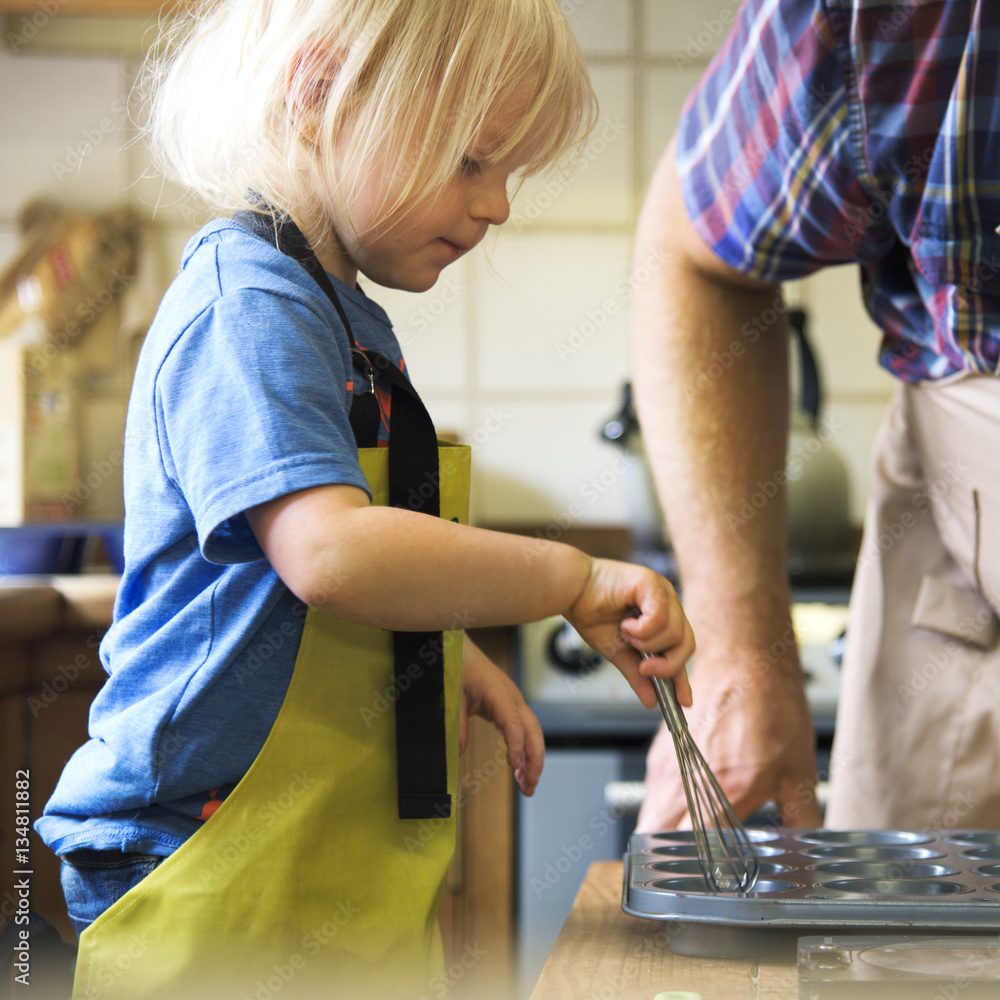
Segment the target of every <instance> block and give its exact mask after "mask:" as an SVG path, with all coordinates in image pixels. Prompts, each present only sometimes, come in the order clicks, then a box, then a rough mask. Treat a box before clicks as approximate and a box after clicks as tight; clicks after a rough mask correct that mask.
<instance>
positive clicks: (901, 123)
mask: <svg viewBox="0 0 1000 1000" xmlns="http://www.w3.org/2000/svg"><path fill="white" fill-rule="evenodd" d="M998 94H1000V4H998V3H997V2H996V0H934V2H921V3H914V4H909V5H902V4H894V5H891V6H889V5H888V4H887V3H885V2H884V0H745V2H744V4H743V6H742V8H741V9H740V12H739V15H738V17H737V20H736V24H735V26H734V29H733V31H732V33H731V34H730V36H729V38H728V39H727V41H726V43H725V44H724V46H723V47H722V49H721V50H720V51H719V53H718V54H717V55H716V57H715V59H714V60H713V61H712V63H711V64H710V65H709V67H708V69H707V71H706V73H705V75H704V77H703V79H702V81H701V82H700V83H699V85H698V87H697V88H696V89H695V91H694V93H693V94H692V95H691V97H690V98H689V99H688V102H687V104H686V106H685V110H684V113H683V116H682V119H681V124H680V127H679V129H678V135H677V153H676V156H677V168H678V173H679V175H680V178H681V185H682V189H683V193H684V199H685V204H686V205H687V209H688V214H689V215H690V216H691V219H692V221H693V223H694V226H695V228H696V230H697V231H698V232H699V233H700V235H701V237H702V238H703V239H704V240H705V242H706V244H707V245H708V246H710V247H711V248H712V249H713V250H714V251H715V253H716V254H717V255H718V256H719V257H720V258H721V259H722V260H723V261H725V262H726V263H727V264H729V265H730V266H731V267H733V268H735V269H736V270H738V271H741V272H743V273H745V274H748V275H750V276H752V277H755V278H758V279H760V280H763V281H774V282H779V281H786V280H790V279H793V278H800V277H803V276H805V275H807V274H809V273H810V272H812V271H815V270H818V269H819V268H821V267H824V266H827V265H830V264H840V263H847V262H854V263H857V264H859V265H860V266H861V274H862V284H863V288H864V294H865V301H866V305H867V307H868V311H869V312H870V313H871V315H872V318H873V319H874V320H875V322H876V323H878V324H879V326H880V327H881V328H882V331H883V334H884V336H883V342H882V349H881V354H880V359H881V363H882V365H883V366H884V367H886V368H887V369H889V370H890V371H891V372H893V373H894V374H895V375H897V376H899V377H900V378H902V379H906V380H919V379H929V378H945V377H948V376H951V375H955V374H959V373H963V372H992V373H996V372H998V370H1000V235H998V233H997V232H994V229H995V228H996V226H997V223H998V222H1000V155H998V153H997V147H998V144H1000V139H998V136H1000V100H998Z"/></svg>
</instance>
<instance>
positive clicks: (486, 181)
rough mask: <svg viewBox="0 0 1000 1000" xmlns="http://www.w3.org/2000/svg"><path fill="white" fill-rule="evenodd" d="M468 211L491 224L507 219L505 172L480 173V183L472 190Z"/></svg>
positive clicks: (507, 203) (508, 202) (507, 200)
mask: <svg viewBox="0 0 1000 1000" xmlns="http://www.w3.org/2000/svg"><path fill="white" fill-rule="evenodd" d="M469 213H470V215H472V216H473V217H474V218H476V219H485V220H486V221H487V222H489V223H490V225H493V226H501V225H503V223H505V222H506V221H507V219H508V218H509V217H510V200H509V199H508V197H507V174H505V173H502V172H500V171H497V172H491V173H486V174H483V175H482V177H481V183H480V184H477V185H476V186H475V189H474V190H473V192H472V198H471V201H470V204H469Z"/></svg>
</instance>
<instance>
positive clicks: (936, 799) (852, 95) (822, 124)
mask: <svg viewBox="0 0 1000 1000" xmlns="http://www.w3.org/2000/svg"><path fill="white" fill-rule="evenodd" d="M998 95H1000V7H998V6H997V5H996V4H991V3H988V2H986V0H944V2H939V3H933V4H932V3H921V2H913V3H898V4H895V5H892V6H890V5H888V4H886V3H884V2H875V0H747V2H746V3H745V4H744V5H743V7H742V8H741V10H740V12H739V14H738V16H737V18H736V22H735V24H734V27H733V31H732V33H731V35H730V36H729V38H728V39H727V41H726V42H725V43H724V45H723V47H722V49H721V50H720V52H719V53H718V55H717V56H716V58H715V59H714V60H713V62H712V63H711V64H710V65H709V67H708V69H707V70H706V72H705V74H704V77H703V79H702V80H701V81H700V83H699V84H698V86H697V88H696V89H695V91H694V92H693V94H692V95H691V96H690V98H689V100H688V102H687V104H686V106H685V110H684V112H683V115H682V119H681V122H680V125H679V128H678V130H677V133H676V135H675V137H674V139H673V141H672V142H671V144H670V146H669V148H668V150H667V152H666V154H665V155H664V157H663V159H662V161H661V163H660V164H659V167H658V169H657V171H656V174H655V177H654V179H653V181H652V185H651V188H650V190H649V193H648V196H647V199H646V203H645V206H644V208H643V211H642V213H641V218H640V223H639V228H638V237H637V250H636V259H639V260H641V259H645V258H646V257H647V256H648V255H649V254H650V253H651V252H653V251H654V250H655V251H656V252H657V253H658V254H660V255H661V257H667V258H668V261H667V264H666V265H665V266H663V267H661V268H660V269H659V270H658V271H657V272H656V274H655V275H654V276H653V278H652V279H651V280H650V281H649V282H647V283H646V284H645V285H643V286H642V287H640V288H638V289H637V290H636V294H635V297H634V313H633V342H632V351H633V357H634V372H633V381H634V385H635V391H636V396H637V405H638V410H639V417H640V420H641V423H642V428H643V436H644V443H645V446H646V449H647V451H648V454H649V459H650V462H651V464H652V468H653V472H654V475H655V478H656V482H657V487H658V491H659V494H660V498H661V501H662V504H663V508H664V511H665V516H666V520H667V525H668V531H669V535H670V537H671V539H672V542H673V544H674V546H675V549H676V554H677V558H678V562H679V567H680V575H681V585H682V587H681V590H682V595H683V598H684V603H685V607H686V610H687V613H688V615H689V617H690V620H691V624H692V626H693V628H694V630H695V632H696V634H697V635H698V654H697V657H696V660H695V663H694V670H693V689H694V707H693V709H692V710H691V712H690V713H689V716H688V717H689V720H690V724H691V728H692V731H693V733H694V736H695V739H696V740H697V741H698V742H699V744H700V746H701V747H702V749H703V751H704V752H705V753H706V756H707V757H708V759H709V762H710V763H711V764H712V766H713V767H714V769H715V770H716V773H717V774H718V776H719V778H720V780H721V782H722V784H723V787H724V788H725V789H726V791H727V792H728V794H729V795H730V797H731V798H732V800H733V802H734V804H735V806H736V808H737V811H738V812H739V813H741V814H742V815H743V816H747V815H748V814H750V813H751V812H752V811H753V810H755V809H756V808H757V807H759V806H760V805H761V804H762V803H763V802H765V801H766V800H772V801H774V802H775V803H776V804H777V805H778V806H779V807H780V809H781V811H782V814H783V817H784V821H785V822H786V824H789V825H797V826H813V825H817V824H818V823H819V822H820V811H819V810H818V808H817V803H816V799H815V795H814V783H815V780H816V765H815V756H814V751H813V745H814V739H813V731H812V727H811V723H810V718H809V712H808V708H807V703H806V700H805V697H804V693H803V684H802V675H801V669H800V664H799V660H798V656H797V652H796V650H795V648H794V642H792V641H790V640H791V637H792V631H791V623H790V615H789V586H788V578H787V570H786V553H785V535H786V511H785V502H784V495H783V491H782V490H781V489H780V488H776V489H774V490H769V491H768V492H773V493H774V498H773V499H772V500H770V501H769V502H768V503H767V504H765V505H764V506H763V507H762V508H760V509H759V510H756V509H755V510H756V512H755V514H754V515H753V516H752V517H751V518H747V517H745V516H742V517H741V516H738V512H739V510H740V506H741V502H742V501H743V500H744V499H745V498H748V497H750V496H751V495H753V494H754V493H756V492H757V491H759V490H760V488H761V484H762V483H764V484H773V485H774V486H775V487H779V486H780V483H781V482H782V479H783V471H784V463H785V454H786V446H787V418H788V409H789V401H788V391H787V381H788V380H787V369H786V346H787V344H786V323H785V322H784V317H783V313H782V304H781V293H780V283H781V282H783V281H786V280H789V279H795V278H801V277H803V276H804V275H807V274H810V273H812V272H814V271H816V270H818V269H820V268H823V267H827V266H831V265H837V264H844V263H853V264H857V265H860V272H861V290H862V294H863V296H864V301H865V305H866V307H867V309H868V311H869V313H870V314H871V316H872V317H873V318H874V320H875V321H876V322H877V323H878V324H879V326H880V327H881V329H882V331H883V334H884V336H883V340H882V345H881V350H880V353H879V361H880V363H881V364H882V365H883V366H884V367H886V368H887V369H888V370H889V371H890V372H891V373H892V374H893V375H895V376H896V377H897V379H898V384H897V388H896V390H895V394H894V397H893V399H892V401H891V403H890V405H889V407H888V410H887V413H886V415H885V418H884V422H883V424H882V426H881V428H880V430H879V433H878V436H877V439H876V443H875V447H874V457H873V463H872V479H871V489H870V495H869V500H868V508H867V512H866V518H865V526H864V536H863V541H862V545H861V550H860V554H859V558H858V565H857V570H856V574H855V582H854V587H853V591H852V597H851V610H850V622H849V626H848V639H847V652H846V657H845V661H844V666H843V678H842V693H841V701H840V705H839V711H838V719H837V730H836V736H835V740H834V746H833V766H832V772H833V774H832V787H831V797H830V802H829V805H828V807H827V811H826V823H827V825H829V826H833V827H866V828H879V827H884V826H896V827H911V828H924V827H932V826H940V827H956V826H964V827H971V826H996V825H998V823H1000V768H998V766H997V765H998V763H1000V749H998V741H997V739H996V736H995V734H996V733H997V732H998V731H1000V653H998V649H997V637H998V632H1000V629H998V622H997V617H996V613H995V612H996V609H997V607H998V606H1000V605H998V595H1000V535H998V529H997V527H996V525H997V524H1000V520H998V517H997V515H998V513H1000V511H998V502H1000V496H998V493H1000V446H998V444H997V442H998V441H1000V437H998V432H1000V385H998V383H997V382H996V380H995V379H994V378H993V376H994V375H995V374H996V371H997V364H998V356H1000V280H998V279H997V274H998V272H1000V237H998V236H997V234H996V233H995V231H994V230H995V228H996V227H997V224H998V223H1000V139H998V138H997V137H998V135H1000V102H998V100H997V98H998ZM873 346H874V345H873ZM873 353H874V351H873ZM720 359H722V360H721V361H720ZM722 361H724V362H725V364H723V363H722ZM859 363H860V362H859ZM743 509H744V513H745V511H746V508H745V507H744V508H743ZM646 783H647V797H646V801H645V804H644V806H643V809H642V811H641V813H640V815H639V820H638V828H639V829H641V830H654V829H664V828H670V827H673V826H674V825H676V824H678V823H679V822H680V823H683V822H684V821H685V806H684V800H683V796H682V794H681V792H680V784H679V781H678V777H677V773H676V764H675V761H674V756H673V751H672V748H671V747H670V744H669V738H668V737H667V736H666V734H665V733H664V732H662V731H661V732H660V733H659V734H658V735H657V737H656V739H655V740H654V743H653V745H652V747H651V748H650V752H649V756H648V761H647V782H646Z"/></svg>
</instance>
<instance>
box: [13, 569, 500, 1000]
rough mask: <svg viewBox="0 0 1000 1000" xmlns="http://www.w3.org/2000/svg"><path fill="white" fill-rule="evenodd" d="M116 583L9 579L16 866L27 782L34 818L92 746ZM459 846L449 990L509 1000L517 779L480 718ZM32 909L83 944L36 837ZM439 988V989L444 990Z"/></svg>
mask: <svg viewBox="0 0 1000 1000" xmlns="http://www.w3.org/2000/svg"><path fill="white" fill-rule="evenodd" d="M117 582H118V579H117V577H115V576H112V575H109V574H105V575H82V576H76V577H72V576H62V577H44V578H41V577H39V578H29V577H12V576H8V577H0V804H2V808H3V810H4V812H3V814H2V819H0V857H3V858H7V859H9V858H13V857H14V856H15V853H14V830H15V825H14V823H13V817H14V803H15V801H16V791H17V786H16V785H15V782H16V781H17V780H18V773H19V772H22V771H27V772H28V773H29V776H30V777H29V779H28V780H29V782H30V784H29V789H28V790H29V793H30V800H29V802H30V819H31V821H32V822H34V820H35V819H37V817H38V816H39V815H40V813H41V810H42V808H43V806H44V805H45V802H46V801H47V799H48V798H49V795H50V794H51V792H52V790H53V788H54V787H55V784H56V781H57V780H58V778H59V774H60V773H61V771H62V768H63V765H64V763H65V762H66V760H67V759H68V758H69V756H70V755H71V754H72V753H73V751H74V750H76V748H77V747H78V746H80V745H81V744H82V743H83V742H84V741H85V740H86V738H87V715H88V712H89V709H90V703H91V701H92V700H93V698H94V695H95V694H96V693H97V692H98V691H99V690H100V688H101V685H102V684H103V682H104V678H105V674H104V670H103V668H102V667H101V664H100V661H99V659H98V655H97V649H98V646H99V644H100V641H101V638H102V637H103V635H104V633H105V631H106V630H107V628H108V626H109V625H110V623H111V616H112V609H113V605H114V596H115V591H116V588H117ZM473 638H474V641H475V642H476V643H477V644H478V645H479V646H480V647H481V648H482V649H483V650H484V651H485V652H486V653H487V655H488V656H490V657H491V658H492V659H493V660H494V661H495V662H496V663H498V664H499V665H501V666H502V667H504V668H505V669H507V670H508V672H509V669H510V664H511V661H512V655H511V648H512V632H511V630H508V629H478V630H475V632H474V634H473ZM459 788H460V791H461V794H460V796H459V819H458V824H459V847H458V850H457V852H456V856H455V860H454V862H453V864H452V868H451V871H450V873H449V878H448V884H447V886H446V889H445V892H444V894H443V899H442V903H441V918H440V919H441V927H442V933H443V936H444V939H445V950H446V977H447V980H446V982H445V983H441V984H436V983H430V984H428V991H427V992H428V995H429V996H438V995H443V992H444V986H445V985H447V986H449V987H450V989H451V995H452V997H453V1000H464V998H466V997H468V998H472V997H476V998H477V1000H479V998H485V1000H491V998H493V997H496V998H497V1000H501V998H504V1000H506V998H507V997H509V996H510V983H511V982H512V964H513V960H512V940H513V856H514V848H513V809H514V803H513V795H514V791H513V788H514V786H513V779H512V777H511V775H510V771H509V768H508V767H507V764H506V760H505V750H504V747H503V742H502V740H500V739H499V736H498V734H497V732H496V730H494V729H493V727H492V726H490V725H489V724H487V723H485V722H483V721H482V720H481V719H473V720H472V725H471V726H470V734H469V745H468V747H467V749H466V752H465V754H464V755H463V757H462V759H461V773H460V776H459ZM29 854H30V868H31V870H32V875H31V876H30V897H29V899H30V906H31V908H32V909H33V910H35V911H36V912H37V913H39V914H41V916H43V917H44V918H45V919H46V920H48V921H49V922H50V923H52V924H54V925H55V926H56V927H57V928H58V930H59V932H60V933H61V934H62V936H63V939H64V940H66V941H69V942H73V941H75V935H74V934H73V930H72V927H71V926H70V923H69V920H68V918H67V917H66V907H65V902H64V900H63V896H62V890H61V889H60V886H59V863H58V860H57V859H56V857H55V855H54V854H53V853H52V852H51V851H50V850H49V849H48V847H46V846H45V845H44V844H43V843H42V842H41V840H40V839H39V838H38V836H37V834H35V833H34V831H32V832H31V834H30V850H29ZM3 879H4V881H3V884H2V885H0V929H2V928H3V926H5V925H6V923H7V921H8V920H9V919H10V917H11V916H12V915H13V914H14V912H15V908H16V905H17V896H16V894H15V891H14V889H15V886H14V876H13V868H12V866H11V865H6V866H5V869H4V872H3ZM436 987H439V988H436Z"/></svg>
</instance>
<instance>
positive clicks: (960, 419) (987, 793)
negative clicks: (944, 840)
mask: <svg viewBox="0 0 1000 1000" xmlns="http://www.w3.org/2000/svg"><path fill="white" fill-rule="evenodd" d="M998 428H1000V382H998V381H997V379H996V378H995V377H994V376H991V375H973V376H969V377H966V378H962V379H957V380H953V381H946V382H933V381H931V382H921V383H914V384H907V385H901V386H899V387H898V388H897V390H896V394H895V396H894V398H893V400H892V402H891V403H890V405H889V408H888V410H887V412H886V416H885V419H884V420H883V423H882V426H881V428H880V430H879V436H878V439H877V442H876V446H875V462H874V465H873V468H872V481H871V490H870V498H869V504H868V510H867V514H866V518H865V531H864V539H863V541H862V544H861V551H860V554H859V557H858V567H857V572H856V574H855V578H854V586H853V589H852V592H851V614H850V621H849V623H848V626H847V651H846V655H845V657H844V669H843V678H842V683H841V694H840V703H839V705H838V708H837V730H836V736H835V738H834V744H833V761H832V766H831V771H832V782H831V790H830V803H829V806H828V807H827V813H826V822H827V825H828V826H831V827H837V828H852V827H861V828H878V827H905V828H912V829H917V830H928V831H934V830H938V829H956V828H963V827H965V828H969V827H988V828H993V829H996V828H998V827H1000V738H998V733H1000V621H998V618H997V611H998V610H1000V532H998V530H997V526H998V524H1000V503H998V494H1000V450H998V448H997V443H996V442H997V430H998Z"/></svg>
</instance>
